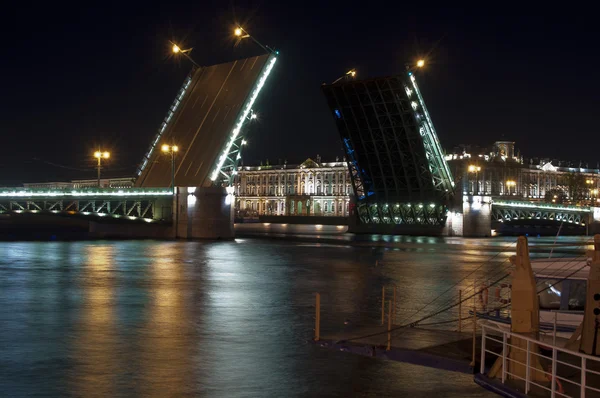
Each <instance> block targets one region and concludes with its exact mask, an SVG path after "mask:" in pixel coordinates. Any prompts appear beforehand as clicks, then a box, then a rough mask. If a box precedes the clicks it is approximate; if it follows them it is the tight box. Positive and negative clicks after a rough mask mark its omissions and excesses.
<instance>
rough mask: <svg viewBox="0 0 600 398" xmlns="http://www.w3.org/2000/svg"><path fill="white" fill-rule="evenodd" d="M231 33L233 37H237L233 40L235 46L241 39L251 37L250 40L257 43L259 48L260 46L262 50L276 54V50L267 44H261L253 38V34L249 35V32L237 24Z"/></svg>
mask: <svg viewBox="0 0 600 398" xmlns="http://www.w3.org/2000/svg"><path fill="white" fill-rule="evenodd" d="M233 34H234V35H235V37H237V41H236V42H235V46H238V45H239V44H240V42H241V41H242V40H243V39H248V38H249V39H252V41H254V42H255V43H256V44H258V45H259V46H260V48H262V49H263V50H265V51H266V52H268V53H272V52H274V53H276V54H278V53H279V52H278V51H274V50H273V49H271V48H269V47H268V46H263V45H262V44H261V43H260V42H259V41H258V40H256V39H255V38H254V36H250V34H249V33H248V32H247V31H245V30H244V28H242V27H241V26H238V27H237V28H235V29H234V31H233Z"/></svg>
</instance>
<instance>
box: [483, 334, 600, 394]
mask: <svg viewBox="0 0 600 398" xmlns="http://www.w3.org/2000/svg"><path fill="white" fill-rule="evenodd" d="M492 333H495V334H494V335H492ZM498 335H501V336H502V340H500V339H499V338H497V337H496V336H498ZM513 339H520V340H524V341H526V342H527V345H526V348H523V347H519V346H517V345H515V344H511V343H513ZM492 342H494V343H499V344H501V345H502V350H501V351H500V353H497V352H494V351H492V350H490V349H488V348H487V344H488V343H492ZM535 346H543V347H544V348H545V349H546V350H548V351H551V352H552V355H551V356H550V357H549V356H546V355H543V354H541V353H539V352H537V350H533V349H532V348H533V347H535ZM510 350H521V351H523V352H525V355H526V358H527V360H526V362H521V361H517V360H515V359H513V358H510V354H509V352H510ZM486 354H490V355H492V356H494V357H496V358H501V361H502V383H503V384H504V383H505V382H506V380H507V379H508V378H511V379H514V380H521V381H523V382H525V394H528V393H529V392H530V391H531V388H532V386H536V387H538V388H540V389H543V390H545V391H548V392H549V393H550V396H551V397H553V398H554V397H556V396H560V397H575V396H577V397H585V396H586V393H587V392H588V391H595V392H597V393H600V389H598V388H595V387H592V386H590V385H589V384H588V377H589V376H590V375H591V376H594V375H596V376H598V377H600V372H597V371H594V370H591V369H590V366H589V361H592V363H593V365H592V366H591V367H593V368H595V369H600V358H598V357H593V356H591V355H587V354H584V353H580V352H577V351H573V350H569V349H567V348H563V347H557V346H555V345H548V344H547V343H545V342H542V341H540V340H536V339H533V338H530V337H527V336H524V335H521V334H518V333H513V332H510V331H506V330H502V329H499V328H495V327H492V326H487V325H481V358H480V360H481V366H480V370H479V372H480V373H481V374H485V357H486ZM534 356H537V357H538V358H539V359H542V360H544V361H550V366H549V367H548V368H549V369H548V370H547V371H545V370H540V369H539V368H538V367H536V366H535V365H536V364H535V363H534V364H531V363H530V362H531V358H533V357H534ZM568 359H571V361H570V362H569V361H568ZM509 362H512V363H517V364H520V365H522V366H524V367H525V377H522V376H520V375H517V374H514V373H511V372H510V371H509V368H508V364H509ZM536 363H537V361H536ZM559 365H560V366H561V368H562V369H566V368H568V369H569V370H570V371H571V373H572V374H574V375H576V374H577V371H578V372H579V377H578V378H577V377H571V378H567V377H566V375H565V374H564V373H563V374H562V375H561V374H560V373H559V372H558V371H557V368H558V367H559ZM532 370H533V372H532ZM573 370H575V372H574V373H573ZM534 372H541V373H545V376H546V378H547V379H548V381H549V382H550V383H549V385H550V386H549V387H548V386H547V385H543V384H540V383H539V382H537V381H534V380H532V373H534ZM596 381H597V380H596ZM563 383H564V384H563ZM595 384H598V383H595ZM564 387H567V389H568V392H566V390H565V388H564ZM573 392H577V395H569V393H573Z"/></svg>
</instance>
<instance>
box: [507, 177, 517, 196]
mask: <svg viewBox="0 0 600 398" xmlns="http://www.w3.org/2000/svg"><path fill="white" fill-rule="evenodd" d="M516 185H517V183H516V181H513V180H508V181H506V186H507V187H508V194H509V195H510V187H514V186H516Z"/></svg>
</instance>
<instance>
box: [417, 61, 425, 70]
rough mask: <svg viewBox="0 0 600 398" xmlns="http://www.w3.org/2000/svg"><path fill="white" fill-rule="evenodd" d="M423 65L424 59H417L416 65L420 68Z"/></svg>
mask: <svg viewBox="0 0 600 398" xmlns="http://www.w3.org/2000/svg"><path fill="white" fill-rule="evenodd" d="M423 66H425V60H424V59H420V60H418V61H417V67H419V68H422V67H423Z"/></svg>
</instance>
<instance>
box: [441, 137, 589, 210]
mask: <svg viewBox="0 0 600 398" xmlns="http://www.w3.org/2000/svg"><path fill="white" fill-rule="evenodd" d="M446 161H447V162H448V164H449V165H450V168H451V170H452V173H453V175H454V181H455V183H456V187H457V191H456V193H457V194H460V193H462V194H464V195H467V194H468V195H489V196H496V197H505V196H508V197H514V198H515V199H519V200H531V201H547V202H554V203H563V204H580V205H597V203H600V200H599V195H598V192H599V189H600V169H598V168H595V169H594V168H589V167H587V165H586V167H582V166H584V165H582V164H579V165H575V164H573V163H569V162H564V161H557V160H551V159H528V160H524V159H523V157H522V156H520V155H519V154H518V153H515V143H514V142H510V141H498V142H496V143H495V144H494V145H493V147H492V148H490V149H484V148H476V147H465V146H463V147H458V148H455V150H454V151H453V153H448V154H447V155H446ZM460 191H462V192H460Z"/></svg>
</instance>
